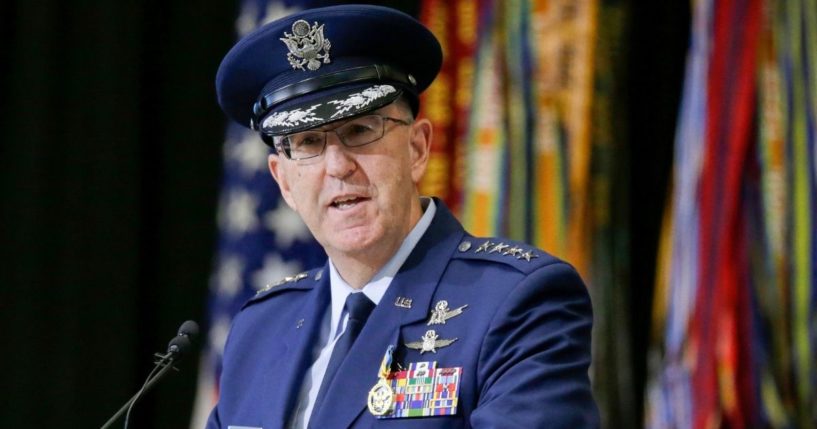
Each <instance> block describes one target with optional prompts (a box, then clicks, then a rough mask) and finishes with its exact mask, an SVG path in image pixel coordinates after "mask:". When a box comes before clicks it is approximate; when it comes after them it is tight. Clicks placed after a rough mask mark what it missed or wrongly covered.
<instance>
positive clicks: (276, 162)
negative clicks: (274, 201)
mask: <svg viewBox="0 0 817 429" xmlns="http://www.w3.org/2000/svg"><path fill="white" fill-rule="evenodd" d="M284 162H286V160H284V159H282V158H281V157H280V156H279V155H276V154H274V153H272V154H270V155H269V157H268V158H267V165H268V166H269V172H270V173H271V174H272V178H273V179H275V181H276V182H278V188H279V189H280V190H281V196H282V197H284V201H286V202H287V205H288V206H289V207H291V208H292V210H295V211H296V212H297V211H298V208H297V207H295V200H294V199H292V191H291V188H290V186H289V177H288V176H287V169H286V166H285V165H283V163H284Z"/></svg>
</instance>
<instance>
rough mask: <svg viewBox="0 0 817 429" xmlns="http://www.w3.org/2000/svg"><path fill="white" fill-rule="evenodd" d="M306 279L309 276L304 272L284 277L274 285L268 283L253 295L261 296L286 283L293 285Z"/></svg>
mask: <svg viewBox="0 0 817 429" xmlns="http://www.w3.org/2000/svg"><path fill="white" fill-rule="evenodd" d="M307 277H309V274H307V273H306V272H302V273H298V274H295V275H294V276H286V277H284V278H283V279H281V280H279V281H277V282H275V283H270V284H268V285H266V286H264V287H262V288H261V289H259V290H258V292H256V293H255V295H256V296H258V295H261V294H262V293H264V292H267V291H269V290H271V289H272V288H274V287H277V286H281V285H283V284H287V283H294V282H297V281H300V280H303V279H305V278H307Z"/></svg>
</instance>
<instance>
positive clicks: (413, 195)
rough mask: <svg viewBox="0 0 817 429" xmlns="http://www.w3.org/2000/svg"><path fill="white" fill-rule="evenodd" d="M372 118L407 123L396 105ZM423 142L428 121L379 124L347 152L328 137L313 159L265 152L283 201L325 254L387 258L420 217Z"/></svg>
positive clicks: (426, 141)
mask: <svg viewBox="0 0 817 429" xmlns="http://www.w3.org/2000/svg"><path fill="white" fill-rule="evenodd" d="M372 113H375V114H379V115H382V116H386V117H391V118H395V119H400V120H404V121H407V122H410V121H411V113H410V111H409V109H408V108H406V107H405V106H404V105H402V104H399V103H393V104H390V105H388V106H385V107H383V108H381V109H379V110H376V111H375V112H371V113H367V114H372ZM343 122H345V121H339V122H338V123H332V124H328V125H326V126H323V127H318V128H316V130H326V129H333V128H335V127H337V126H338V125H339V124H342V123H343ZM430 143H431V124H430V123H429V122H428V121H427V120H420V121H416V122H413V123H411V124H409V125H402V124H400V123H397V122H393V121H386V128H385V134H384V135H383V138H382V139H380V140H378V141H376V142H373V143H371V144H368V145H365V146H360V147H353V148H350V147H346V146H344V145H343V143H341V142H340V141H339V140H338V137H337V135H336V134H335V133H332V132H329V133H327V135H326V148H325V149H324V152H323V155H321V156H320V157H318V158H316V159H308V160H303V161H292V160H290V159H287V158H286V157H285V156H284V155H283V154H280V155H270V157H269V168H270V171H271V172H272V175H273V177H274V178H275V180H276V181H277V182H278V185H279V186H280V188H281V194H282V195H283V197H284V199H285V200H286V202H287V204H289V206H290V207H292V208H293V209H294V210H295V211H297V212H298V213H299V214H300V216H301V217H302V218H303V220H304V222H305V223H306V225H307V226H308V227H309V230H310V231H312V234H313V235H314V236H315V238H316V239H317V240H318V242H319V243H320V244H321V245H322V246H323V247H324V249H325V250H326V252H327V253H328V254H329V256H330V257H333V255H338V254H343V255H346V256H351V257H360V256H362V257H364V258H366V257H367V255H368V254H367V252H390V253H389V254H387V255H385V256H386V257H390V256H391V253H393V252H394V251H396V250H397V248H398V247H399V245H400V243H402V241H403V239H404V238H405V236H406V235H407V234H408V232H409V231H410V230H411V228H412V227H413V226H414V224H415V223H416V222H417V220H418V219H419V217H420V215H421V210H420V206H419V196H418V193H417V184H418V183H419V181H420V179H421V178H422V176H423V174H424V173H425V168H426V164H427V162H428V152H429V146H430ZM368 256H372V255H368ZM374 256H383V255H374ZM375 259H377V257H375Z"/></svg>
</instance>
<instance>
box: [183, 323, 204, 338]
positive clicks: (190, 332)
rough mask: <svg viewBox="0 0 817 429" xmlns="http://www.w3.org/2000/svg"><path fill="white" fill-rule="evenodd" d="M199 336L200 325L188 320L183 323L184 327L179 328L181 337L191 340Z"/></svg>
mask: <svg viewBox="0 0 817 429" xmlns="http://www.w3.org/2000/svg"><path fill="white" fill-rule="evenodd" d="M198 334H199V324H198V323H196V322H194V321H192V320H188V321H186V322H184V323H182V326H179V335H180V336H187V337H190V338H195V337H196V336H197V335H198Z"/></svg>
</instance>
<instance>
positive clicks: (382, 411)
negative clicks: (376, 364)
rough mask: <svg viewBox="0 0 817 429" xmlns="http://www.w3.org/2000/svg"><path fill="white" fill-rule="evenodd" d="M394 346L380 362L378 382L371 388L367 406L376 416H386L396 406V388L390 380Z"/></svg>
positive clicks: (390, 347) (388, 349)
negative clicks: (393, 387)
mask: <svg viewBox="0 0 817 429" xmlns="http://www.w3.org/2000/svg"><path fill="white" fill-rule="evenodd" d="M393 353H394V346H392V345H390V346H389V348H387V349H386V353H385V354H384V355H383V360H382V361H381V362H380V370H379V371H378V373H377V384H375V385H374V386H373V387H372V388H371V390H369V397H368V398H367V400H366V406H367V407H368V408H369V412H370V413H372V414H373V415H375V416H384V415H386V414H389V413H391V411H392V409H393V407H394V390H393V389H392V386H391V383H390V382H389V381H388V378H389V375H390V374H391V362H392V354H393Z"/></svg>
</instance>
